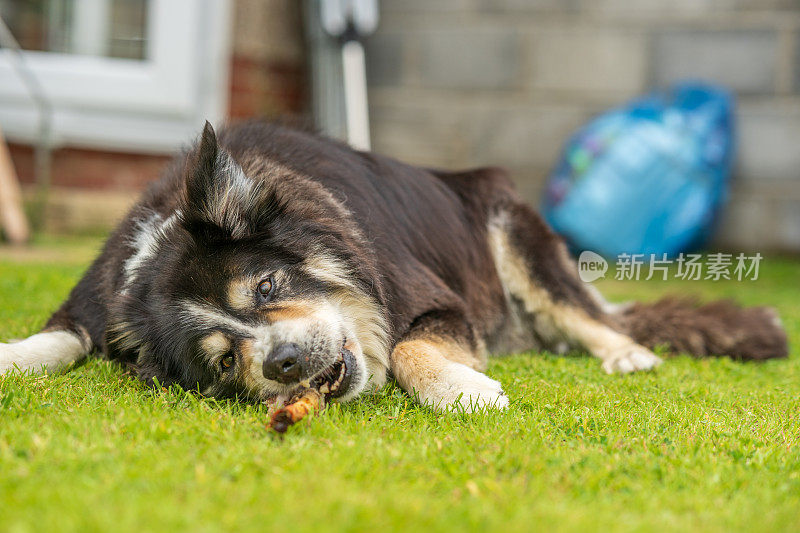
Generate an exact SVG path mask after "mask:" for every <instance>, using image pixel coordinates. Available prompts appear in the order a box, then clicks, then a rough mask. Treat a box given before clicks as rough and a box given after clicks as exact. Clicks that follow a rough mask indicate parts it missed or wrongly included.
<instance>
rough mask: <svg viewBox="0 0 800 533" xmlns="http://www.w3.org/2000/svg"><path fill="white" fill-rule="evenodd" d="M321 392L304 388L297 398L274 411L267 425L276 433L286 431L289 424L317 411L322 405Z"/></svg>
mask: <svg viewBox="0 0 800 533" xmlns="http://www.w3.org/2000/svg"><path fill="white" fill-rule="evenodd" d="M324 403H325V402H324V399H323V397H322V394H320V392H319V391H318V390H316V389H306V390H304V391H303V392H302V393H301V394H300V396H299V397H298V398H297V400H295V401H293V402H292V403H290V404H287V405H285V406H283V407H282V408H280V409H278V410H277V411H275V412H274V413H272V418H271V419H270V421H269V427H270V428H272V429H274V430H275V431H276V432H278V433H286V430H287V429H289V426H291V425H292V424H295V423H297V422H299V421H300V420H302V419H303V418H305V417H307V416H308V415H310V414H311V413H314V412H316V411H319V410H320V409H322V407H323V405H324Z"/></svg>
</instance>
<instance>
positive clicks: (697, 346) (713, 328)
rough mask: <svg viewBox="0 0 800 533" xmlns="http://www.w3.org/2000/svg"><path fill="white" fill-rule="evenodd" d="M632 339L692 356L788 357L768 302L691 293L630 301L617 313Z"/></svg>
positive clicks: (746, 358) (737, 357) (776, 320)
mask: <svg viewBox="0 0 800 533" xmlns="http://www.w3.org/2000/svg"><path fill="white" fill-rule="evenodd" d="M617 318H618V319H619V320H620V322H621V325H622V327H623V329H624V330H626V332H627V333H628V334H629V335H630V336H631V337H633V339H634V340H636V342H638V343H640V344H642V345H644V346H647V347H649V348H651V349H652V348H655V347H657V346H665V347H666V348H667V349H668V350H669V351H671V352H675V353H687V354H691V355H694V356H696V357H704V356H710V355H727V356H730V357H732V358H734V359H739V360H764V359H771V358H778V357H786V356H787V355H788V352H789V346H788V342H787V340H786V332H785V331H784V329H783V326H782V324H781V321H780V319H779V318H778V313H777V312H776V311H775V310H774V309H772V308H770V307H749V308H742V307H739V306H738V305H736V304H735V303H733V302H731V301H727V300H723V301H718V302H712V303H708V304H705V305H697V304H696V302H694V301H693V300H689V299H679V298H665V299H663V300H660V301H658V302H655V303H651V304H644V303H634V304H631V305H629V306H626V307H625V308H623V309H622V310H620V311H619V312H618V313H617Z"/></svg>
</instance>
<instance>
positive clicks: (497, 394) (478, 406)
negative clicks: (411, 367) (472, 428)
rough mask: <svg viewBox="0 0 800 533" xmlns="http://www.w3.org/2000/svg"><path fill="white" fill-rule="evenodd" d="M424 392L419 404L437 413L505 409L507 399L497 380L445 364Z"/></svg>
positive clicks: (464, 368)
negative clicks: (430, 407)
mask: <svg viewBox="0 0 800 533" xmlns="http://www.w3.org/2000/svg"><path fill="white" fill-rule="evenodd" d="M425 392H426V394H424V395H421V398H420V399H421V400H422V402H423V403H424V404H426V405H430V406H432V407H434V408H435V409H437V410H438V411H456V412H459V411H463V412H467V413H472V412H475V411H481V410H485V409H498V410H502V409H505V408H506V407H508V396H506V395H505V393H504V392H503V386H502V385H501V384H500V382H499V381H495V380H493V379H492V378H490V377H489V376H487V375H486V374H482V373H480V372H476V371H475V370H472V369H471V368H469V367H467V366H464V365H462V364H458V363H450V364H449V365H447V367H445V369H444V370H442V371H441V372H440V373H439V375H438V376H437V377H436V382H435V383H434V384H433V385H432V386H431V387H430V390H428V391H425Z"/></svg>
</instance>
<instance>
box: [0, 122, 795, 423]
mask: <svg viewBox="0 0 800 533" xmlns="http://www.w3.org/2000/svg"><path fill="white" fill-rule="evenodd" d="M265 280H268V281H269V283H267V284H264V285H263V287H264V290H265V291H266V288H268V287H273V288H272V289H270V292H269V294H267V295H264V294H261V293H259V292H258V291H259V289H258V287H259V286H260V285H259V284H260V283H261V282H262V281H265ZM287 345H290V346H292V347H293V349H295V350H297V351H298V353H299V354H300V356H301V358H302V373H301V374H299V375H297V376H296V379H295V378H292V380H290V381H286V380H284V381H276V380H275V379H272V378H271V377H267V376H268V373H267V370H265V368H266V366H265V365H267V364H269V363H270V361H271V358H274V357H275V355H274V354H275V353H276V351H278V350H277V349H278V348H279V347H281V346H287ZM656 345H665V346H666V347H667V348H669V349H671V350H673V351H681V352H689V353H692V354H695V355H698V356H701V355H711V354H714V355H730V356H733V357H736V358H740V359H766V358H769V357H784V356H786V355H787V343H786V335H785V333H784V332H783V330H782V328H781V326H780V323H779V321H778V319H777V315H776V314H775V313H774V312H773V311H772V310H770V309H767V308H754V309H741V308H738V307H736V306H735V305H733V304H726V303H715V304H710V305H706V306H703V307H696V306H695V305H694V304H692V303H688V302H682V301H678V300H668V301H663V302H660V303H656V304H654V305H644V304H633V305H629V306H625V307H619V306H612V305H609V304H608V303H606V302H605V301H604V300H603V299H602V298H601V297H600V296H599V295H598V294H597V292H596V291H594V290H593V289H591V288H590V287H588V286H587V285H585V284H584V283H582V282H581V281H580V279H579V278H578V277H577V274H576V268H575V265H574V263H573V261H572V260H571V259H570V257H569V255H568V253H567V250H566V247H565V246H564V244H563V243H562V241H561V239H560V238H559V237H558V236H557V235H555V234H554V233H553V232H552V231H551V230H550V229H549V228H548V227H547V226H546V224H545V223H544V222H543V221H542V219H541V218H540V217H539V216H538V215H537V214H536V213H535V212H534V211H533V209H531V208H530V207H529V206H528V205H526V204H525V203H524V202H523V201H522V200H521V199H520V197H519V195H518V194H517V193H516V192H515V190H514V187H513V185H512V183H511V181H510V179H509V178H508V176H507V175H506V173H505V172H504V171H503V170H501V169H497V168H485V169H478V170H471V171H466V172H455V173H452V172H440V171H433V170H426V169H421V168H417V167H413V166H409V165H404V164H402V163H399V162H397V161H394V160H392V159H389V158H386V157H382V156H379V155H375V154H370V153H362V152H356V151H354V150H352V149H350V148H348V147H347V146H344V145H342V144H340V143H337V142H334V141H331V140H328V139H325V138H323V137H320V136H317V135H313V134H309V133H305V132H301V131H296V130H293V129H288V128H285V127H282V126H278V125H270V124H265V123H260V122H250V123H245V124H242V125H239V126H236V127H231V128H229V129H225V130H223V131H221V133H220V135H219V140H218V139H217V136H216V135H215V133H214V131H213V129H212V128H211V126H210V125H206V128H205V130H204V132H203V134H202V137H201V139H200V141H199V143H198V145H197V146H196V147H194V148H193V149H191V150H189V151H187V152H186V153H183V154H181V155H180V156H178V157H177V158H176V160H175V161H174V163H173V164H172V165H171V166H170V167H169V168H168V169H167V171H166V172H165V175H164V177H163V179H161V180H160V181H159V182H157V183H155V184H153V185H152V186H151V187H150V188H149V190H148V191H147V192H146V193H145V194H144V197H143V198H142V199H141V201H140V202H139V203H138V204H137V205H136V206H135V207H134V208H133V209H132V210H131V211H130V213H129V214H128V216H127V217H126V218H125V220H124V221H123V222H122V223H121V225H120V226H119V227H118V228H117V230H116V231H115V232H114V233H113V234H112V235H111V237H110V238H109V239H108V242H107V243H106V245H105V248H104V249H103V251H102V253H101V254H100V256H99V257H98V258H97V260H96V261H95V262H94V264H93V265H92V266H91V268H90V269H89V270H88V272H87V273H86V274H85V276H84V277H83V279H81V281H80V282H79V283H78V285H77V286H76V287H75V289H74V290H73V291H72V293H71V294H70V296H69V298H68V299H67V301H66V302H65V303H64V304H63V305H62V306H61V308H60V309H59V310H58V311H56V313H55V314H54V315H53V316H52V317H51V318H50V320H49V321H48V322H47V324H46V326H45V328H44V330H43V331H42V332H41V333H38V334H36V335H34V336H32V337H30V338H28V339H26V340H24V341H22V342H20V343H17V344H8V345H0V373H2V372H5V371H7V370H9V369H12V368H19V369H23V370H26V369H29V370H32V371H40V370H42V369H43V368H45V367H46V368H48V369H51V370H53V369H56V368H58V367H60V366H63V365H66V364H69V363H71V362H73V361H75V360H77V359H79V358H81V357H83V356H85V355H87V354H89V353H92V352H97V353H100V354H103V355H105V356H107V357H109V358H111V359H114V360H117V361H121V362H123V363H128V364H130V365H131V366H133V368H135V371H136V372H137V374H138V376H139V377H141V378H142V379H144V380H147V381H150V382H157V383H159V384H162V385H167V384H171V383H177V384H180V385H181V386H183V387H184V388H186V389H196V390H199V391H201V392H202V393H204V394H207V395H214V396H234V395H235V396H239V397H245V398H250V399H253V400H265V399H271V398H276V397H280V398H286V397H288V396H289V395H291V394H292V393H293V392H294V391H296V390H297V388H298V387H300V386H301V385H300V384H301V383H304V384H307V382H308V380H313V379H315V378H317V377H318V376H321V375H323V376H324V375H327V374H326V372H328V373H329V372H330V369H331V368H333V366H332V365H335V364H336V363H337V361H340V362H341V361H342V355H341V354H343V353H348V354H352V355H349V356H348V358H347V359H345V360H344V362H345V365H344V367H345V368H346V379H345V380H344V385H343V386H342V390H340V391H338V392H337V395H338V397H339V399H340V400H346V399H349V398H352V397H354V396H356V395H358V394H359V393H361V392H362V391H364V390H366V389H368V388H374V387H379V386H380V385H382V384H383V383H384V381H385V380H386V379H387V377H394V378H395V379H396V380H397V382H398V383H399V384H400V386H401V387H402V388H403V389H404V390H406V391H408V392H409V393H411V394H414V395H415V396H416V397H417V398H418V399H419V400H420V401H421V402H422V403H425V404H428V405H431V406H434V407H435V408H438V409H451V408H454V407H456V406H460V407H459V408H466V409H474V408H476V407H482V406H490V407H496V408H503V407H504V406H505V405H507V403H508V399H507V398H506V396H505V395H504V393H503V390H502V387H501V386H500V384H499V383H497V382H496V381H494V380H492V379H490V378H489V377H487V376H486V375H485V374H483V373H482V372H483V370H484V369H485V368H486V358H487V354H489V353H501V354H502V353H510V352H515V351H521V350H540V349H548V350H554V351H559V352H562V351H565V350H572V349H581V350H585V351H587V352H589V353H590V354H592V355H594V356H596V357H598V358H599V359H600V360H601V361H602V366H603V368H604V369H605V370H606V371H607V372H623V373H624V372H631V371H635V370H648V369H651V368H653V367H655V366H657V365H658V364H659V363H660V362H661V361H660V359H659V358H658V357H657V356H656V355H654V354H653V352H651V349H652V348H653V347H654V346H656ZM343 347H344V348H346V350H345V349H344V348H343ZM336 368H341V366H339V367H336ZM343 375H344V374H343ZM269 376H272V375H271V374H269Z"/></svg>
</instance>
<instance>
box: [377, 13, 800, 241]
mask: <svg viewBox="0 0 800 533" xmlns="http://www.w3.org/2000/svg"><path fill="white" fill-rule="evenodd" d="M381 17H382V18H381V25H380V28H379V30H378V32H377V33H376V34H375V35H374V36H372V37H371V38H370V40H369V42H368V46H367V57H368V77H369V83H370V86H371V90H370V110H371V113H372V117H371V119H372V130H373V136H374V139H373V145H374V148H375V149H376V150H378V151H381V152H384V153H387V154H390V155H394V156H396V157H398V158H401V159H404V160H407V161H410V162H416V163H421V164H426V165H434V166H444V167H459V166H469V165H484V164H502V165H505V166H507V167H508V168H510V169H511V170H512V171H513V173H514V176H515V179H516V181H517V183H518V185H519V187H520V189H521V190H522V191H523V193H524V194H525V195H526V196H527V197H528V198H529V199H530V200H531V201H534V202H537V201H538V198H539V195H540V193H541V191H542V187H543V183H544V180H545V178H546V176H547V173H548V172H549V170H550V167H551V166H552V165H553V163H554V161H555V159H556V158H557V157H558V154H559V150H560V147H561V145H562V143H563V142H564V141H565V140H566V138H567V137H568V136H569V134H570V133H571V132H572V131H574V129H575V128H576V127H578V126H579V125H580V124H582V123H583V122H585V121H586V120H588V119H589V118H590V117H592V116H593V115H595V114H596V113H598V112H601V111H603V110H605V109H607V108H608V107H610V106H613V105H616V104H619V103H621V102H624V101H625V100H626V99H628V98H630V97H632V96H634V95H637V94H639V93H641V92H643V91H646V90H648V89H649V88H651V87H656V86H662V85H665V84H668V83H670V82H672V81H673V80H677V79H680V78H685V77H694V78H697V77H699V78H706V79H709V80H712V81H716V82H719V83H723V84H725V85H727V86H728V87H730V88H732V89H733V90H734V91H735V92H736V94H737V98H738V104H739V106H738V117H737V118H738V122H739V142H740V144H739V150H740V152H739V158H738V162H737V166H736V172H735V180H734V184H733V194H732V200H731V203H730V205H729V206H728V209H727V211H726V217H725V221H724V224H723V227H722V231H721V232H720V235H719V236H718V244H719V245H720V246H723V247H730V248H755V247H757V248H759V249H785V250H793V251H800V149H798V148H797V146H798V143H799V142H800V0H669V1H665V0H437V1H435V2H433V1H429V0H381Z"/></svg>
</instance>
